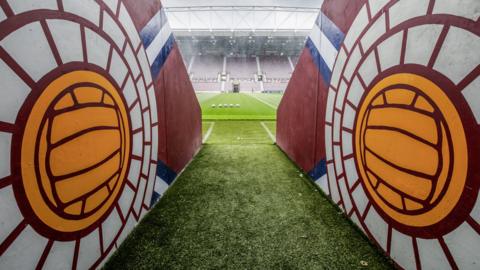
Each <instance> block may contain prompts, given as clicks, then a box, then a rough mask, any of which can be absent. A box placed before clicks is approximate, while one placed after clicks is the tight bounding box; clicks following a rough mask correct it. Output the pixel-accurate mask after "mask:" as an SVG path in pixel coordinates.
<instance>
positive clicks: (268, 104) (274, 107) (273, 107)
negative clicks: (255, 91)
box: [249, 94, 277, 110]
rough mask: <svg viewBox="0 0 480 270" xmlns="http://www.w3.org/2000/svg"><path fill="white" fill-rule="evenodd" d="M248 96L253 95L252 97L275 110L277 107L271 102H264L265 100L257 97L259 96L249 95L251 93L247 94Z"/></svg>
mask: <svg viewBox="0 0 480 270" xmlns="http://www.w3.org/2000/svg"><path fill="white" fill-rule="evenodd" d="M249 96H251V97H253V98H254V99H256V100H258V101H260V102H262V103H263V104H265V105H267V106H268V107H270V108H272V109H274V110H277V107H276V106H273V105H272V104H270V103H268V102H266V101H263V100H261V99H259V98H258V97H256V96H254V95H251V94H249Z"/></svg>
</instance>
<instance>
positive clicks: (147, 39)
mask: <svg viewBox="0 0 480 270" xmlns="http://www.w3.org/2000/svg"><path fill="white" fill-rule="evenodd" d="M166 23H167V16H166V15H165V12H164V11H163V9H160V10H159V11H158V12H157V14H155V15H154V16H153V17H152V19H150V21H149V22H148V23H147V25H145V27H144V28H143V29H142V31H140V38H141V39H142V43H143V46H144V47H145V48H147V47H148V46H149V45H150V44H151V43H152V42H153V40H154V39H155V37H156V36H157V35H158V33H160V30H161V29H162V27H163V26H164V25H165V24H166Z"/></svg>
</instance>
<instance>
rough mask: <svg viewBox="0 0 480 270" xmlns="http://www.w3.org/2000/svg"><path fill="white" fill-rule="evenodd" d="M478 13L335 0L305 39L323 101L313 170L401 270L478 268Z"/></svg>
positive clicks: (425, 0) (473, 6)
mask: <svg viewBox="0 0 480 270" xmlns="http://www.w3.org/2000/svg"><path fill="white" fill-rule="evenodd" d="M479 17H480V2H479V1H475V0H472V1H470V0H461V1H442V0H436V1H433V0H432V1H430V0H421V1H418V0H416V1H410V0H400V1H388V0H371V1H326V2H325V3H324V5H323V7H322V13H321V14H320V16H319V20H318V22H317V25H316V26H315V30H314V31H313V33H312V35H311V36H310V38H309V40H308V42H307V48H306V50H307V51H308V52H309V54H310V57H311V58H312V59H314V62H315V63H316V66H317V70H318V72H319V74H320V76H321V77H322V80H323V82H321V83H319V84H318V85H317V86H316V91H318V92H319V94H318V95H319V96H325V97H326V98H325V99H324V100H321V101H320V103H319V104H317V106H320V107H324V108H325V109H324V113H319V114H318V118H319V119H316V121H317V122H318V123H322V122H323V123H324V124H322V125H318V129H316V138H317V142H316V144H317V145H318V144H320V142H319V141H318V138H324V139H323V141H324V144H325V150H324V151H323V150H321V151H319V152H320V155H318V156H316V157H315V160H314V163H315V164H318V165H316V167H315V168H314V169H312V170H311V172H310V175H311V176H312V178H313V179H314V180H315V181H316V183H317V184H318V185H319V187H320V188H321V189H322V190H323V191H324V192H325V193H326V194H327V195H328V196H329V197H330V198H331V199H332V201H333V202H334V203H336V204H337V205H338V206H339V207H340V208H341V209H342V210H343V211H344V212H345V214H346V215H347V216H348V217H349V218H350V219H351V220H352V221H353V222H355V223H356V224H357V225H358V227H359V228H361V229H362V230H363V232H364V233H365V234H366V235H367V236H368V237H369V238H370V239H371V240H372V241H374V242H375V243H376V244H377V245H378V246H379V247H380V248H381V249H383V250H384V251H385V252H386V253H387V254H388V255H389V256H390V257H392V258H393V260H394V261H395V262H396V263H397V265H398V266H399V267H401V268H404V269H478V267H479V265H480V255H479V254H478V250H479V249H480V200H479V198H478V191H479V188H480V178H479V176H480V170H479V167H478V162H479V158H480V141H479V140H480V126H479V124H480V92H479V91H480V76H479V75H480V21H479ZM300 64H302V63H300ZM298 76H302V74H298ZM290 88H292V89H293V88H295V85H290V86H289V89H288V90H287V92H288V91H295V90H290ZM296 94H297V95H299V94H301V91H296ZM321 118H323V119H321ZM322 152H323V153H322ZM287 154H288V152H287Z"/></svg>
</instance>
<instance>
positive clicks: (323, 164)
mask: <svg viewBox="0 0 480 270" xmlns="http://www.w3.org/2000/svg"><path fill="white" fill-rule="evenodd" d="M326 173H327V161H326V160H325V159H322V160H320V162H319V163H318V164H317V165H316V166H315V168H313V170H311V171H310V172H309V173H308V175H309V176H310V177H311V178H312V179H313V181H317V180H318V179H319V178H320V177H322V176H324V175H325V174H326Z"/></svg>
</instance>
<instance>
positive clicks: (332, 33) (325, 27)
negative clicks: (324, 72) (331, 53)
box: [315, 13, 345, 50]
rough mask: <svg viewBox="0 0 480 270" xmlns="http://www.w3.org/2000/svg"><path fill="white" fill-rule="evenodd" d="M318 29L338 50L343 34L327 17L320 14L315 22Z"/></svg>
mask: <svg viewBox="0 0 480 270" xmlns="http://www.w3.org/2000/svg"><path fill="white" fill-rule="evenodd" d="M315 23H316V24H317V25H318V26H319V27H320V30H321V31H322V32H323V34H324V35H325V36H326V37H327V38H328V40H330V42H331V43H332V45H333V46H334V47H335V48H336V49H337V50H340V46H342V42H343V39H344V38H345V35H344V34H343V32H342V31H341V30H340V29H339V28H338V27H337V26H336V25H335V23H333V22H332V21H331V20H330V19H329V18H328V17H327V15H325V14H323V13H320V16H318V18H317V21H316V22H315Z"/></svg>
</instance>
